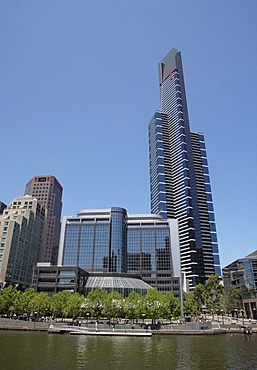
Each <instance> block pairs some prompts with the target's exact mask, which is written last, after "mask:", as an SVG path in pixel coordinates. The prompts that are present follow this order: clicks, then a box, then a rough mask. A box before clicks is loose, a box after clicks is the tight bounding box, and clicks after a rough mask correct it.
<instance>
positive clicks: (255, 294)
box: [222, 250, 257, 319]
mask: <svg viewBox="0 0 257 370" xmlns="http://www.w3.org/2000/svg"><path fill="white" fill-rule="evenodd" d="M222 273H223V282H224V288H225V291H228V289H229V286H230V285H234V286H235V287H236V288H238V289H240V291H241V296H242V304H243V308H244V313H245V315H246V316H247V317H248V318H253V319H257V312H256V310H257V250H256V251H255V252H253V253H251V254H249V255H247V256H246V257H244V258H239V259H237V260H236V261H234V262H232V263H230V264H229V265H227V266H225V267H224V268H223V269H222Z"/></svg>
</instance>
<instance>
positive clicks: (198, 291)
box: [184, 275, 225, 315]
mask: <svg viewBox="0 0 257 370" xmlns="http://www.w3.org/2000/svg"><path fill="white" fill-rule="evenodd" d="M224 297H225V292H224V288H223V286H222V284H221V282H220V279H219V276H218V275H211V276H210V277H209V279H208V280H207V281H206V283H205V285H202V284H198V285H196V286H195V288H194V290H193V291H192V292H190V293H189V294H188V295H187V297H186V300H185V302H184V313H185V314H186V315H199V314H200V313H201V310H202V309H203V307H204V308H205V309H206V310H207V311H209V312H213V313H214V312H218V311H220V310H222V309H223V307H224Z"/></svg>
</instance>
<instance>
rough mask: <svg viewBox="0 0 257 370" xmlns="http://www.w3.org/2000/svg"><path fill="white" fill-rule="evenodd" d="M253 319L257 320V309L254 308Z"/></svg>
mask: <svg viewBox="0 0 257 370" xmlns="http://www.w3.org/2000/svg"><path fill="white" fill-rule="evenodd" d="M253 319H254V320H255V319H256V307H254V308H253Z"/></svg>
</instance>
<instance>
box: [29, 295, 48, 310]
mask: <svg viewBox="0 0 257 370" xmlns="http://www.w3.org/2000/svg"><path fill="white" fill-rule="evenodd" d="M31 297H32V298H31V300H30V302H29V305H28V306H29V309H30V312H32V313H37V314H38V315H40V316H43V315H48V313H49V311H50V308H51V299H50V297H49V296H48V295H47V293H45V292H40V293H36V294H35V295H34V296H31Z"/></svg>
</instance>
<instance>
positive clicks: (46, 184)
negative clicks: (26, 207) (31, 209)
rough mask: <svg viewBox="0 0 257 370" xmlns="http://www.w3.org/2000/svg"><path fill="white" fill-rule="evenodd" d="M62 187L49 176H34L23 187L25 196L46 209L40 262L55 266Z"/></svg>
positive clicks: (59, 227)
mask: <svg viewBox="0 0 257 370" xmlns="http://www.w3.org/2000/svg"><path fill="white" fill-rule="evenodd" d="M62 190H63V188H62V186H61V184H60V183H59V181H58V180H57V179H56V178H55V177H54V176H51V175H40V176H34V177H33V178H32V179H31V180H30V181H29V182H28V183H27V185H26V187H25V194H28V195H31V196H32V197H35V198H37V199H38V201H39V202H40V204H42V205H43V206H44V207H45V208H46V209H47V221H46V232H45V236H44V242H43V247H42V254H41V257H40V260H41V261H42V262H51V263H52V264H56V262H57V257H58V247H59V240H60V229H61V212H62Z"/></svg>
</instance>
